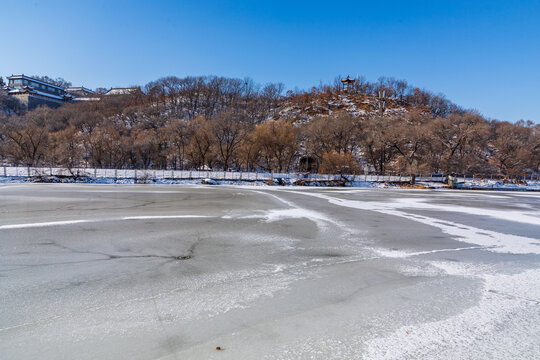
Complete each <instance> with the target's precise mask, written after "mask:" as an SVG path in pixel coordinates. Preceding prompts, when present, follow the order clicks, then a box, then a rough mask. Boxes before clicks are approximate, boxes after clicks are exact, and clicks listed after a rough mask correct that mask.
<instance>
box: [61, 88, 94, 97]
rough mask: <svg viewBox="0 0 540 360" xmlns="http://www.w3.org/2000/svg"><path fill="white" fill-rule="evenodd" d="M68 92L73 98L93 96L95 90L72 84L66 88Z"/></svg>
mask: <svg viewBox="0 0 540 360" xmlns="http://www.w3.org/2000/svg"><path fill="white" fill-rule="evenodd" d="M66 92H67V93H68V94H69V95H71V97H73V98H78V97H84V96H92V95H94V94H95V92H94V91H93V90H91V89H87V88H85V87H84V86H72V87H68V88H67V89H66Z"/></svg>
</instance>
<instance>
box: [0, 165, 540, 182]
mask: <svg viewBox="0 0 540 360" xmlns="http://www.w3.org/2000/svg"><path fill="white" fill-rule="evenodd" d="M1 177H4V178H7V177H12V178H20V179H24V178H52V177H59V178H72V179H74V180H77V179H80V178H92V179H95V180H100V179H107V180H109V181H110V182H116V181H122V180H123V181H127V180H132V181H134V182H145V181H148V182H151V181H171V182H174V181H177V180H201V179H212V180H218V181H231V182H238V181H246V182H250V181H251V182H253V181H264V182H266V181H270V180H273V179H275V180H277V179H279V178H281V179H283V180H285V181H288V182H292V181H297V180H303V181H305V182H321V183H322V182H325V181H328V182H329V181H344V180H346V181H348V182H377V183H406V182H410V180H411V177H410V176H402V175H376V174H369V175H368V174H363V175H340V174H311V173H296V172H289V173H278V172H260V171H256V172H255V171H252V172H243V171H215V170H152V169H102V168H79V167H77V168H70V169H68V168H63V167H33V166H8V165H0V178H1ZM453 179H454V182H457V183H460V182H465V181H470V180H479V179H489V178H488V177H480V178H478V177H465V176H458V177H454V178H453ZM534 179H536V180H538V175H535V176H534V178H533V176H531V179H530V180H534ZM415 180H416V182H425V181H429V182H443V181H444V180H445V178H444V177H443V176H440V175H439V174H433V175H427V176H426V175H423V176H416V179H415ZM521 180H525V179H521ZM527 180H528V179H527Z"/></svg>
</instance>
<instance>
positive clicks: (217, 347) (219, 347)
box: [216, 346, 225, 351]
mask: <svg viewBox="0 0 540 360" xmlns="http://www.w3.org/2000/svg"><path fill="white" fill-rule="evenodd" d="M216 350H218V351H221V350H225V349H222V348H221V346H216Z"/></svg>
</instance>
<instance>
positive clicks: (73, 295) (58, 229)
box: [0, 184, 540, 359]
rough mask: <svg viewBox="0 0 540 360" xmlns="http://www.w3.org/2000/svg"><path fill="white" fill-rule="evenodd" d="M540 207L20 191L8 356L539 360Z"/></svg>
mask: <svg viewBox="0 0 540 360" xmlns="http://www.w3.org/2000/svg"><path fill="white" fill-rule="evenodd" d="M539 199H540V198H539V195H538V194H534V193H527V194H524V193H506V192H498V193H496V194H494V193H488V192H466V193H462V192H455V191H431V192H426V191H405V190H388V189H385V190H377V189H362V190H359V189H351V191H348V190H344V189H339V190H337V189H328V188H326V189H315V188H310V189H301V188H286V189H283V188H281V189H276V188H274V187H267V188H262V187H258V188H248V187H236V186H231V187H225V186H219V187H207V186H186V185H182V186H174V185H167V186H146V185H127V186H123V185H122V186H118V185H86V184H53V185H51V184H47V185H45V184H12V185H11V184H7V185H4V186H2V187H1V189H0V200H1V201H0V214H1V215H0V278H1V281H0V301H1V303H2V307H0V354H2V355H1V356H0V357H2V358H6V359H35V358H43V359H59V358H77V359H118V358H130V359H218V358H219V359H433V358H437V359H486V358H490V359H509V358H531V359H533V358H539V357H540V348H539V344H540V343H539V342H538V341H537V337H538V334H539V333H540V325H539V324H540V311H539V309H540V308H539V306H540V303H539V302H540V292H539V291H540V290H539V289H540V261H539V260H540V258H539V255H540V253H539V251H540V225H539V224H538V221H537V220H538V219H539V218H540V202H539V201H538V200H539ZM217 346H219V347H221V348H222V349H224V350H222V351H216V347H217Z"/></svg>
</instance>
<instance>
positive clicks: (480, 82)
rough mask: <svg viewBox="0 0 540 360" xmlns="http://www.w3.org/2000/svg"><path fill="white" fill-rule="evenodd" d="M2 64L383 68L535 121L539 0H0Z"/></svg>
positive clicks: (272, 77)
mask: <svg viewBox="0 0 540 360" xmlns="http://www.w3.org/2000/svg"><path fill="white" fill-rule="evenodd" d="M0 14H1V15H2V21H1V22H0V23H1V24H2V30H1V31H2V32H3V33H4V36H2V41H0V46H1V49H2V50H1V53H2V55H1V56H0V75H2V76H4V77H5V76H6V75H10V74H12V73H13V74H15V73H25V74H29V75H30V74H40V75H48V76H51V77H63V78H65V79H66V80H68V81H71V82H72V83H73V84H74V85H84V86H86V87H91V88H96V87H112V86H129V85H144V84H145V83H147V82H148V81H151V80H155V79H157V78H159V77H162V76H167V75H176V76H179V77H182V76H187V75H222V76H230V77H241V78H243V77H246V76H247V77H251V78H253V79H254V80H255V82H257V83H261V84H264V83H267V82H283V83H284V84H285V85H286V87H287V88H288V89H294V88H295V87H299V88H300V89H309V88H310V87H311V86H314V85H315V86H316V85H318V84H319V83H320V82H321V81H322V82H332V81H333V79H334V77H335V76H336V75H339V74H341V75H344V76H346V75H347V74H350V75H353V76H355V75H357V74H359V75H364V76H366V78H367V79H368V80H371V81H375V80H377V78H378V77H379V76H381V75H385V76H393V77H395V78H398V79H406V80H407V81H408V82H409V83H411V84H414V85H416V86H418V87H421V88H425V89H428V90H431V91H434V92H441V93H444V94H445V95H446V96H447V97H448V98H449V99H450V100H452V101H454V102H455V103H457V104H459V105H461V106H464V107H467V108H475V109H477V110H479V111H480V112H481V113H482V114H484V115H485V116H487V117H489V118H497V119H500V120H508V121H512V122H514V121H517V120H519V119H525V120H533V121H535V122H540V106H539V104H540V20H539V19H540V1H511V0H506V1H497V0H491V1H459V0H454V1H437V0H431V1H415V0H409V1H391V0H388V1H384V2H378V1H373V0H370V1H334V2H330V1H291V0H289V1H260V0H259V1H257V0H253V1H226V0H221V1H135V0H132V1H114V0H108V1H102V0H94V1H73V0H70V1H56V0H47V1H35V0H34V1H26V0H1V1H0Z"/></svg>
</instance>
